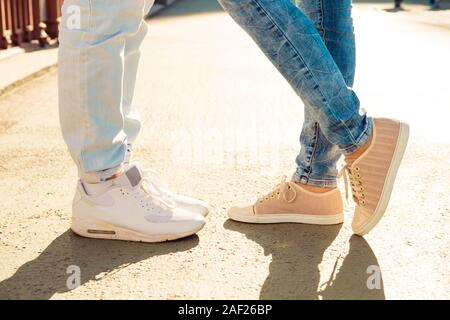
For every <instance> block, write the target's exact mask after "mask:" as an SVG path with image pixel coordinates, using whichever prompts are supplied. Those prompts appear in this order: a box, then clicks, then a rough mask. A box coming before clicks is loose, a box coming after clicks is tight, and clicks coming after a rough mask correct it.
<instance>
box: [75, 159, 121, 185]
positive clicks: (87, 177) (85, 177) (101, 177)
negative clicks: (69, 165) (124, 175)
mask: <svg viewBox="0 0 450 320" xmlns="http://www.w3.org/2000/svg"><path fill="white" fill-rule="evenodd" d="M121 172H123V164H120V165H119V166H117V167H114V168H111V169H107V170H103V171H96V172H83V171H81V170H80V169H78V176H79V178H80V179H81V180H82V181H83V182H86V183H99V182H103V181H106V180H107V179H108V178H110V177H112V176H113V175H115V174H118V173H121Z"/></svg>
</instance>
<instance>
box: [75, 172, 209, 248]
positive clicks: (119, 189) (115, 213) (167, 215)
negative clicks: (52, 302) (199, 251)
mask: <svg viewBox="0 0 450 320" xmlns="http://www.w3.org/2000/svg"><path fill="white" fill-rule="evenodd" d="M112 183H113V184H112V186H111V187H109V188H108V189H107V190H106V191H105V192H103V193H101V194H100V195H97V196H90V195H88V194H87V193H86V191H85V189H84V187H83V184H82V183H81V182H78V185H77V190H76V193H75V198H74V200H73V215H72V230H73V231H74V232H75V233H76V234H78V235H80V236H83V237H88V238H100V239H115V240H130V241H142V242H162V241H167V240H175V239H179V238H183V237H187V236H190V235H193V234H195V233H197V232H198V231H200V230H201V229H202V228H203V226H204V225H205V222H206V221H205V218H204V217H203V216H202V215H200V214H198V213H196V212H194V211H190V210H187V209H184V208H181V207H179V206H177V204H176V203H175V202H174V201H173V200H172V199H170V198H168V197H166V196H165V193H164V192H160V190H158V189H157V188H156V187H155V185H154V184H153V183H151V182H149V179H148V178H146V177H145V176H143V174H142V172H141V170H140V169H139V168H138V167H137V166H133V165H130V167H129V168H128V169H127V171H126V172H125V173H123V174H121V175H120V176H119V177H117V178H115V179H114V180H112Z"/></svg>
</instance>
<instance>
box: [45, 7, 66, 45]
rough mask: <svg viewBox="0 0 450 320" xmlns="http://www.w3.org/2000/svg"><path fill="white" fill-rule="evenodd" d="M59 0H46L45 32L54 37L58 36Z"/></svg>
mask: <svg viewBox="0 0 450 320" xmlns="http://www.w3.org/2000/svg"><path fill="white" fill-rule="evenodd" d="M61 3H62V1H61V0H47V20H46V21H45V24H46V25H47V29H46V31H47V34H48V35H49V36H50V37H51V38H52V39H55V38H57V37H58V28H59V21H60V18H59V17H60V15H61Z"/></svg>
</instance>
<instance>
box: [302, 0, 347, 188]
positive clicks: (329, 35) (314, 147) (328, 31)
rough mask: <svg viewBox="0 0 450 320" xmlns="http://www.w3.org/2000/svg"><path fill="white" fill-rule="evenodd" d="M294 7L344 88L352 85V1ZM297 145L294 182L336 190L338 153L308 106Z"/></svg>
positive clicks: (309, 1) (305, 0)
mask: <svg viewBox="0 0 450 320" xmlns="http://www.w3.org/2000/svg"><path fill="white" fill-rule="evenodd" d="M296 5H297V7H298V8H300V10H302V12H303V13H304V14H305V15H306V16H307V17H308V18H309V20H310V21H311V22H312V23H313V24H314V26H315V28H316V29H317V31H318V32H319V34H320V35H321V36H322V39H323V41H324V43H325V45H326V46H327V48H328V50H329V51H330V53H331V55H332V57H333V59H334V61H335V62H336V65H337V66H338V68H339V70H340V71H341V73H342V76H343V77H344V79H345V82H346V84H347V86H349V87H351V86H353V80H354V77H355V60H356V59H355V36H354V33H353V22H352V17H351V0H342V1H339V2H338V1H333V0H296ZM300 143H301V147H302V148H301V151H300V153H299V155H298V156H297V159H296V163H297V170H296V172H295V174H294V176H293V181H295V182H298V183H301V184H306V185H311V186H317V187H331V188H333V187H336V180H337V173H338V172H337V167H336V164H337V161H338V160H339V158H340V157H341V152H340V150H339V148H338V147H337V146H335V145H333V144H332V143H330V142H329V141H328V140H327V139H326V138H325V136H324V134H323V132H322V130H321V129H320V125H319V123H318V122H317V121H315V120H314V118H313V113H312V110H311V106H309V105H308V104H307V103H305V119H304V123H303V129H302V134H301V136H300Z"/></svg>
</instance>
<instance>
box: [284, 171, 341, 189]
mask: <svg viewBox="0 0 450 320" xmlns="http://www.w3.org/2000/svg"><path fill="white" fill-rule="evenodd" d="M292 181H293V182H296V183H299V184H304V185H307V186H313V187H320V188H337V178H336V179H332V180H331V179H314V178H310V177H307V176H305V175H304V174H302V175H299V174H298V173H294V175H293V177H292Z"/></svg>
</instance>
